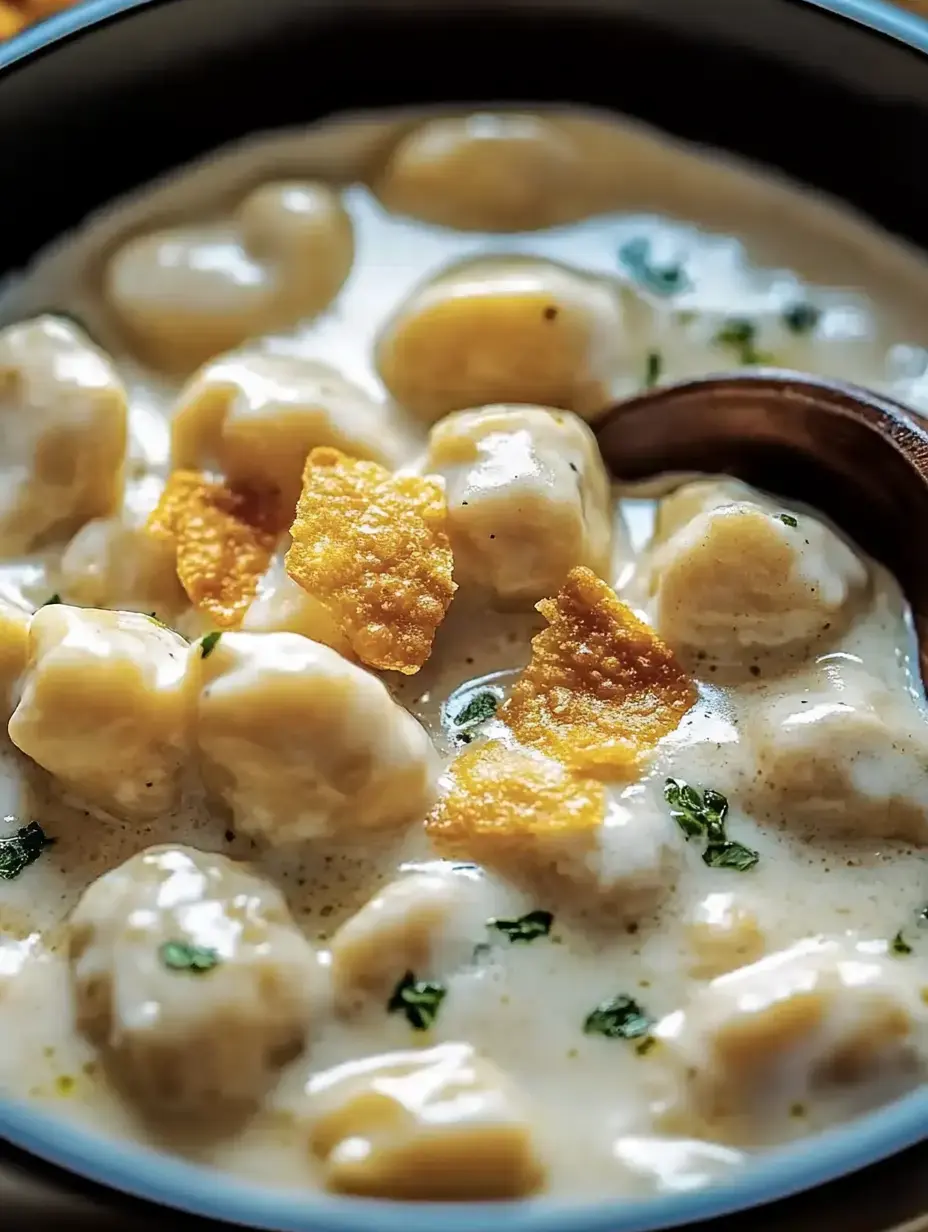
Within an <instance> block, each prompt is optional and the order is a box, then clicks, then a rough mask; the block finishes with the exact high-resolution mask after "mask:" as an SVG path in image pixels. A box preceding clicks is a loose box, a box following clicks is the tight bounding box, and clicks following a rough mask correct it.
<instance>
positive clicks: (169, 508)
mask: <svg viewBox="0 0 928 1232" xmlns="http://www.w3.org/2000/svg"><path fill="white" fill-rule="evenodd" d="M285 525H286V522H285V520H283V519H282V518H281V514H280V509H279V505H278V502H277V499H276V496H275V495H274V494H273V493H259V492H251V491H244V490H234V489H232V488H230V487H228V486H227V485H226V484H224V483H221V482H219V481H218V480H212V479H208V478H207V477H206V476H205V475H202V474H200V473H199V471H174V473H173V474H172V475H171V476H170V478H169V479H168V481H167V484H166V485H165V488H164V491H163V492H162V494H161V500H160V501H159V502H158V506H157V508H156V509H155V510H154V512H153V513H152V514H151V517H150V518H149V519H148V531H149V532H150V533H151V534H153V535H156V536H158V537H159V538H161V539H170V540H172V541H173V542H174V543H175V544H176V546H177V576H178V578H179V580H180V584H181V586H183V588H184V590H185V591H186V592H187V596H188V598H189V599H190V602H191V603H192V604H193V605H194V607H196V608H199V609H200V610H202V611H204V612H207V613H209V615H210V617H211V618H212V620H213V621H214V622H215V623H216V625H217V626H218V627H219V628H220V629H234V628H235V627H236V626H237V625H238V624H239V623H240V622H241V619H242V617H243V616H244V614H245V611H246V610H247V608H248V605H249V604H250V603H251V601H252V599H253V598H254V597H255V594H256V592H257V588H258V579H259V578H260V577H261V575H262V574H263V573H264V572H265V570H266V569H267V567H268V565H269V564H270V560H271V556H272V555H273V553H274V549H275V547H276V544H277V540H278V537H279V535H280V533H281V530H282V529H283V526H285Z"/></svg>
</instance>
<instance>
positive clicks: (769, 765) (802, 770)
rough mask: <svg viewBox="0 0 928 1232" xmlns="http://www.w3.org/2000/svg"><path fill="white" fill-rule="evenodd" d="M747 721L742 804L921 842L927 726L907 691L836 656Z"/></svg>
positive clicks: (832, 830) (814, 829)
mask: <svg viewBox="0 0 928 1232" xmlns="http://www.w3.org/2000/svg"><path fill="white" fill-rule="evenodd" d="M810 683H811V687H807V688H806V689H805V690H803V691H802V692H799V691H797V692H796V693H790V694H787V695H786V696H784V697H776V698H774V699H773V700H771V701H768V702H766V703H764V704H763V705H761V706H759V707H758V708H757V709H755V710H754V711H753V712H752V713H751V714H750V717H749V719H748V721H747V723H746V724H745V727H744V732H745V735H746V736H747V738H748V748H749V750H750V753H751V756H752V758H753V760H754V762H755V764H756V766H757V774H756V776H755V777H754V778H753V780H752V781H751V783H750V786H749V788H748V795H747V797H746V799H745V803H746V805H747V807H749V808H751V810H752V811H753V812H755V813H756V814H757V815H759V816H763V815H764V814H773V815H775V816H776V817H777V818H782V819H783V820H784V821H785V822H786V824H787V825H789V826H791V827H794V828H796V829H799V830H802V831H805V832H807V833H809V832H811V833H819V834H824V835H838V836H843V837H849V838H855V837H867V838H883V839H886V838H898V839H904V840H907V841H909V842H912V843H920V844H925V845H928V791H926V783H925V767H926V765H928V726H926V721H925V715H924V714H923V713H922V711H921V710H920V709H917V708H916V706H915V704H914V702H913V701H912V700H911V699H910V698H909V697H908V696H907V695H906V694H905V692H904V691H903V690H902V689H900V688H896V689H893V688H891V687H888V686H887V684H886V683H885V682H884V681H881V680H878V679H876V678H875V677H873V676H870V675H868V674H867V673H866V672H864V671H863V670H862V669H861V668H857V667H855V666H854V665H853V664H851V663H846V662H842V661H841V660H840V659H835V660H834V661H831V662H829V661H827V660H826V661H825V662H824V663H823V664H821V665H820V666H819V669H818V671H817V673H816V674H815V675H814V676H813V677H812V679H811V682H810Z"/></svg>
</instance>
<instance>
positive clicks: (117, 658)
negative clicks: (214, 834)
mask: <svg viewBox="0 0 928 1232" xmlns="http://www.w3.org/2000/svg"><path fill="white" fill-rule="evenodd" d="M187 649H188V648H187V643H186V642H185V641H184V639H183V638H182V637H180V636H179V635H178V634H176V633H174V632H173V631H172V630H170V629H167V628H165V627H164V626H162V625H160V624H158V623H157V622H156V621H155V620H152V619H151V618H150V617H149V616H144V615H142V614H141V613H140V612H110V611H99V610H97V609H93V608H75V607H69V606H67V605H65V604H55V605H53V606H50V607H44V608H41V609H40V610H39V611H38V612H36V614H35V616H34V617H33V618H32V623H31V625H30V629H29V653H28V660H27V664H26V670H25V673H24V675H23V678H22V693H21V697H20V700H19V704H18V705H17V707H16V709H15V710H14V712H13V716H12V718H11V719H10V723H9V733H10V739H11V740H12V741H13V743H14V744H15V745H16V747H17V748H18V749H20V750H21V751H22V752H23V753H25V754H26V756H27V757H31V758H32V760H33V761H35V762H37V763H38V764H39V765H40V766H42V767H43V768H44V769H45V770H47V771H48V772H49V774H50V775H51V776H52V777H53V778H54V779H55V780H56V781H57V782H58V784H59V785H60V786H61V787H62V788H64V789H65V790H66V791H69V792H72V793H74V794H75V795H77V796H80V797H81V798H82V799H83V800H85V801H86V802H87V803H89V804H92V805H94V806H95V807H97V808H99V809H101V810H103V811H105V812H106V813H109V814H112V815H113V816H115V817H117V818H129V819H133V820H142V819H148V818H154V817H159V816H162V815H163V814H164V813H166V812H168V811H169V810H170V809H171V808H172V807H173V805H174V804H175V800H176V796H177V791H178V785H179V784H178V780H179V776H180V772H181V769H182V767H183V765H184V764H185V762H186V759H187V757H188V755H189V753H190V712H191V705H190V697H189V692H188V688H187Z"/></svg>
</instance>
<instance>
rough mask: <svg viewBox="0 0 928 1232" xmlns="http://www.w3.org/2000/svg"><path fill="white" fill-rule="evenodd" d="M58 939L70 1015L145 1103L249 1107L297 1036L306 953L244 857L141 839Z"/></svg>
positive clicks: (305, 1006) (213, 1109) (281, 905)
mask: <svg viewBox="0 0 928 1232" xmlns="http://www.w3.org/2000/svg"><path fill="white" fill-rule="evenodd" d="M68 939H69V948H70V957H71V971H72V979H73V986H74V995H75V1001H76V1010H77V1024H78V1027H79V1028H80V1030H82V1031H83V1032H84V1034H85V1035H86V1036H87V1037H88V1038H89V1039H90V1040H91V1042H92V1043H94V1044H95V1045H96V1046H97V1048H99V1049H100V1050H101V1053H102V1054H103V1056H104V1059H105V1060H106V1062H107V1065H108V1067H109V1068H110V1070H111V1072H112V1073H113V1074H114V1076H115V1077H116V1079H117V1081H119V1082H120V1083H121V1084H122V1085H123V1086H124V1087H126V1088H127V1089H128V1090H129V1091H131V1093H132V1094H133V1095H134V1096H135V1097H136V1098H137V1099H139V1100H140V1101H141V1102H142V1104H143V1105H144V1106H145V1107H146V1108H148V1109H150V1110H153V1111H176V1112H183V1113H184V1114H190V1113H193V1114H195V1115H208V1116H209V1115H215V1116H221V1115H222V1114H223V1113H224V1112H225V1110H226V1109H227V1108H229V1106H230V1105H238V1104H241V1105H251V1104H252V1103H253V1102H255V1101H256V1100H258V1099H260V1097H261V1096H262V1095H263V1093H264V1091H265V1089H266V1088H267V1086H268V1084H269V1083H270V1081H271V1080H272V1078H273V1077H274V1075H275V1073H276V1071H277V1070H278V1069H279V1068H280V1066H281V1065H282V1064H284V1063H285V1062H286V1061H289V1060H291V1059H292V1058H293V1057H295V1056H296V1055H297V1054H298V1053H299V1052H300V1051H301V1050H302V1048H303V1045H304V1041H305V1038H306V1033H307V1030H308V1028H309V1025H310V1019H311V1014H312V1008H313V1002H314V1000H315V998H316V997H317V995H318V990H319V987H320V985H319V981H318V964H317V959H316V956H315V954H314V953H313V950H312V948H311V947H310V945H309V943H308V942H307V941H306V940H305V938H304V937H303V936H302V934H301V933H300V932H299V930H298V929H297V927H296V925H295V924H294V922H293V920H292V918H291V916H290V912H289V911H288V909H287V905H286V903H285V902H284V899H283V897H282V895H281V894H280V892H279V891H278V890H277V889H275V887H274V886H272V885H270V884H269V883H268V882H266V881H263V880H262V879H261V878H260V877H257V876H255V875H254V873H252V872H250V871H249V870H248V868H247V866H245V865H243V864H238V863H236V862H235V861H233V860H229V859H227V858H226V857H225V856H220V855H214V854H211V853H206V852H201V851H195V850H194V849H193V848H190V847H180V846H171V847H151V848H149V849H148V850H146V851H143V852H140V853H139V854H138V855H136V856H133V857H132V859H130V860H128V861H126V863H125V864H121V865H120V866H119V867H118V868H115V869H113V870H112V871H111V872H108V873H106V874H104V876H102V877H100V878H99V879H98V880H97V881H95V882H93V884H92V885H91V886H90V887H89V888H88V889H87V890H85V891H84V894H83V896H82V897H81V899H80V902H79V903H78V904H77V906H76V907H75V909H74V911H73V913H72V915H71V917H70V920H69V922H68Z"/></svg>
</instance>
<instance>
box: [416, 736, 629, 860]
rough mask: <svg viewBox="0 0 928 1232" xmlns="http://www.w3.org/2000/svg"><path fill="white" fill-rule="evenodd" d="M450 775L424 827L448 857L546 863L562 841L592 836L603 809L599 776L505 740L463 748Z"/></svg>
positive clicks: (569, 843) (572, 842) (565, 843)
mask: <svg viewBox="0 0 928 1232" xmlns="http://www.w3.org/2000/svg"><path fill="white" fill-rule="evenodd" d="M449 777H450V780H451V786H450V790H449V791H448V792H447V794H446V795H444V796H443V797H442V799H441V800H440V801H439V802H438V804H437V805H436V806H435V808H434V809H433V811H432V813H431V815H430V816H429V817H428V819H427V820H426V823H425V825H426V830H427V831H428V833H429V835H430V836H431V837H432V838H433V839H434V841H435V843H436V845H437V846H438V848H439V850H441V851H442V852H443V853H445V854H446V855H448V856H457V857H464V856H466V857H467V858H468V859H473V860H478V861H480V862H481V863H485V864H487V865H489V866H492V867H498V866H500V865H503V867H508V868H512V869H520V870H521V871H527V869H526V866H527V865H532V864H540V865H542V866H544V865H545V864H547V863H548V862H550V861H551V860H552V859H556V858H557V856H558V854H559V853H560V852H561V851H562V850H564V848H565V847H568V848H569V847H571V846H575V845H576V844H577V843H578V842H579V843H581V844H582V843H583V842H585V841H586V840H590V841H592V840H593V838H594V837H595V835H596V834H597V832H598V830H599V827H600V824H601V823H602V820H603V816H604V813H605V808H606V789H605V787H604V786H603V784H602V783H601V782H598V781H597V780H595V779H587V778H581V777H580V776H579V775H576V774H573V773H572V772H571V771H570V770H568V769H566V767H564V766H563V765H561V764H560V762H557V761H552V760H551V759H550V758H548V757H539V756H538V755H537V754H535V753H531V752H529V751H528V750H526V749H519V748H507V746H506V745H505V744H503V743H502V741H500V740H490V741H488V742H487V743H486V744H480V745H474V746H473V747H472V748H469V749H467V750H465V752H463V753H461V754H459V756H458V757H457V758H456V759H455V760H454V762H452V764H451V769H450V771H449Z"/></svg>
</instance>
